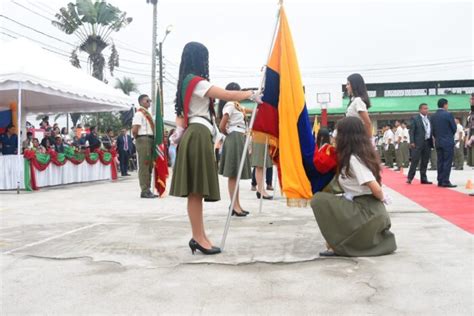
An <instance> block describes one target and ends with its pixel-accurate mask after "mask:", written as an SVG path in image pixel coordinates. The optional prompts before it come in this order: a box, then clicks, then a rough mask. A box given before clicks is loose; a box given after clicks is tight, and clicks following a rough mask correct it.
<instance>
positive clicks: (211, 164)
mask: <svg viewBox="0 0 474 316" xmlns="http://www.w3.org/2000/svg"><path fill="white" fill-rule="evenodd" d="M190 193H196V194H200V195H202V196H203V197H204V200H205V201H208V202H214V201H219V200H220V198H221V197H220V193H219V179H218V176H217V163H216V158H215V156H214V148H213V145H212V137H211V133H210V132H209V130H208V129H207V127H206V126H204V125H202V124H190V125H189V126H188V128H187V129H186V132H185V133H184V135H183V137H182V139H181V141H180V142H179V146H178V148H177V152H176V162H175V165H174V169H173V178H172V180H171V189H170V195H173V196H179V197H187V196H188V195H189V194H190Z"/></svg>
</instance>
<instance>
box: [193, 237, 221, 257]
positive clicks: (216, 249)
mask: <svg viewBox="0 0 474 316" xmlns="http://www.w3.org/2000/svg"><path fill="white" fill-rule="evenodd" d="M189 248H191V252H192V253H193V255H194V253H195V252H196V249H197V250H199V251H200V252H202V253H203V254H205V255H216V254H218V253H221V248H219V247H212V248H211V249H206V248H204V247H203V246H201V245H200V244H198V242H197V241H195V240H194V239H191V240H190V241H189Z"/></svg>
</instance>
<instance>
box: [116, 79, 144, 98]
mask: <svg viewBox="0 0 474 316" xmlns="http://www.w3.org/2000/svg"><path fill="white" fill-rule="evenodd" d="M115 88H116V89H120V90H122V91H123V93H125V94H126V95H130V92H138V88H137V84H136V83H135V82H134V81H133V79H132V78H129V77H123V79H122V80H120V79H119V78H117V81H116V82H115Z"/></svg>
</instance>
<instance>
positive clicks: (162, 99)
mask: <svg viewBox="0 0 474 316" xmlns="http://www.w3.org/2000/svg"><path fill="white" fill-rule="evenodd" d="M172 29H173V25H171V24H170V25H168V27H166V32H165V36H164V37H163V40H162V41H161V42H160V43H159V44H158V61H159V66H160V78H159V80H160V98H161V100H160V101H161V116H162V117H163V115H164V110H163V108H164V104H163V102H164V98H163V43H164V42H165V40H166V37H167V36H168V34H169V33H170V32H171V30H172Z"/></svg>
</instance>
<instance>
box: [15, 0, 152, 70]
mask: <svg viewBox="0 0 474 316" xmlns="http://www.w3.org/2000/svg"><path fill="white" fill-rule="evenodd" d="M12 3H14V4H16V5H17V6H19V7H21V8H23V9H25V10H27V11H29V12H31V13H33V14H36V15H37V16H40V17H42V18H43V19H45V20H48V21H49V22H53V20H52V19H50V18H48V17H46V16H44V15H42V14H41V13H38V12H36V11H34V10H31V9H30V8H27V7H25V6H24V5H22V4H19V3H18V2H16V1H14V0H13V1H12ZM117 47H120V49H123V50H125V51H130V52H133V53H136V54H141V55H145V56H148V57H150V56H151V55H150V54H145V53H142V52H138V51H136V50H133V49H131V48H127V47H123V46H119V45H117ZM136 63H137V64H140V62H136ZM141 64H144V63H141ZM147 64H151V63H147Z"/></svg>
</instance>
